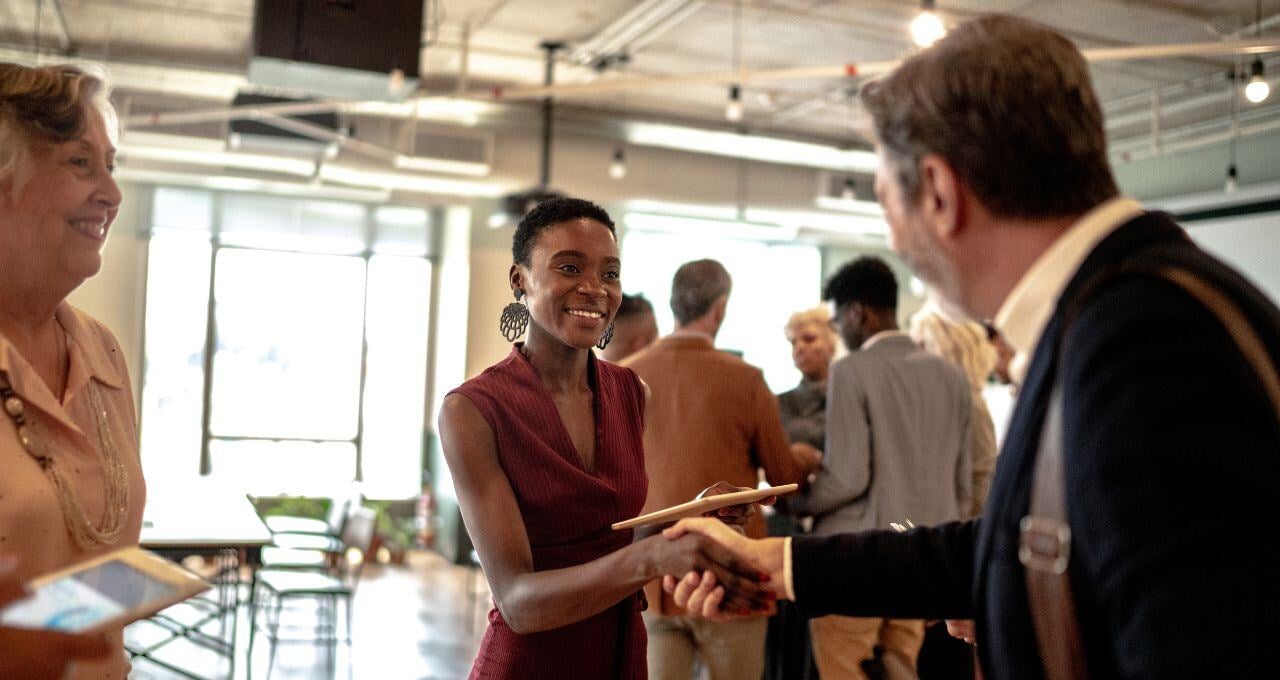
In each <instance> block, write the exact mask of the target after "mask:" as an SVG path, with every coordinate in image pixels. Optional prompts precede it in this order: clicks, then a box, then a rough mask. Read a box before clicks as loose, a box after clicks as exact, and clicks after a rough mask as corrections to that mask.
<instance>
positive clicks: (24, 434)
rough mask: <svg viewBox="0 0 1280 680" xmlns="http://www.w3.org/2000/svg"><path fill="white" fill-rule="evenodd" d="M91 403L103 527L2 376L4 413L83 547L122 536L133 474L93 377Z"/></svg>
mask: <svg viewBox="0 0 1280 680" xmlns="http://www.w3.org/2000/svg"><path fill="white" fill-rule="evenodd" d="M87 391H88V395H89V405H90V407H91V408H92V409H93V421H94V425H95V426H96V429H97V431H98V453H99V454H100V455H101V456H102V463H103V483H102V484H103V491H104V496H105V499H106V509H105V510H104V512H103V515H102V526H101V527H95V526H93V523H92V522H90V521H89V518H88V517H87V516H85V513H84V508H83V507H82V506H81V505H80V502H79V501H78V500H76V497H75V493H74V491H72V489H71V485H70V484H68V483H67V479H66V477H63V476H62V471H61V469H59V466H58V464H57V460H56V459H55V458H54V457H53V455H52V454H51V453H50V451H49V448H48V446H47V445H46V441H44V440H47V439H48V438H47V437H41V436H40V435H39V434H38V433H37V430H38V429H39V428H38V427H37V423H36V422H35V421H34V420H33V419H32V418H31V415H30V414H29V413H28V412H27V405H26V403H25V402H24V401H23V400H22V398H21V397H19V396H18V394H17V393H16V392H14V391H13V387H12V386H10V385H9V381H8V380H7V379H6V378H5V377H4V376H0V401H3V403H4V412H5V413H6V414H8V416H9V418H10V419H11V420H13V424H14V428H15V430H16V432H17V435H18V442H19V443H21V444H22V448H23V449H24V450H26V452H27V455H29V456H31V458H32V459H33V460H35V462H36V464H37V465H39V466H40V469H41V470H42V471H44V473H45V476H46V477H48V478H49V482H50V483H51V484H52V485H53V488H54V491H56V492H57V496H58V503H59V505H61V506H62V517H63V520H64V521H65V522H66V527H67V533H68V534H70V535H71V538H72V539H73V540H75V542H76V545H77V546H79V547H80V549H82V550H88V549H91V548H94V547H97V546H100V545H110V544H113V543H115V542H116V541H117V540H119V538H120V534H121V532H122V531H123V529H124V517H125V510H126V508H128V507H129V475H128V472H126V471H125V467H124V463H123V462H122V461H121V460H120V452H119V450H118V449H117V448H116V443H115V439H114V438H113V437H112V436H111V428H110V427H109V425H108V414H107V409H106V406H105V405H104V404H103V401H102V393H101V390H100V389H99V388H98V383H97V381H96V380H92V379H91V380H89V386H88V390H87Z"/></svg>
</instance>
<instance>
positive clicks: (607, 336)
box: [596, 321, 613, 349]
mask: <svg viewBox="0 0 1280 680" xmlns="http://www.w3.org/2000/svg"><path fill="white" fill-rule="evenodd" d="M612 339H613V322H612V321H610V322H609V327H608V328H606V329H604V335H602V336H600V339H599V340H597V341H596V347H599V348H600V349H604V348H605V347H606V346H608V344H609V341H610V340H612Z"/></svg>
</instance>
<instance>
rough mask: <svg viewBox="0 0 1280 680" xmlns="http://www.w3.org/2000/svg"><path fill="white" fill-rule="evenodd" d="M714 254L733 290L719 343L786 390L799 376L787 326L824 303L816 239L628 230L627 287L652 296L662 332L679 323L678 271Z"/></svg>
mask: <svg viewBox="0 0 1280 680" xmlns="http://www.w3.org/2000/svg"><path fill="white" fill-rule="evenodd" d="M705 257H709V258H713V259H715V260H718V261H720V263H721V264H723V265H724V266H725V268H726V269H728V270H729V274H730V275H731V276H732V277H733V292H732V294H730V296H729V307H728V310H727V311H726V314H725V322H724V326H723V327H722V328H721V329H720V334H719V335H718V336H717V337H716V346H717V347H720V348H723V349H727V350H731V351H736V352H741V353H742V358H743V359H744V360H746V361H747V362H748V363H750V364H753V365H755V366H759V367H760V368H761V369H763V370H764V377H765V380H766V381H767V382H768V383H769V389H771V390H772V391H774V392H782V391H785V390H789V389H791V388H792V387H795V386H796V384H797V383H798V382H800V372H799V371H797V370H796V369H795V365H794V364H793V363H792V361H791V345H790V344H788V343H787V341H786V338H785V337H784V336H783V326H784V325H786V322H787V319H788V318H789V317H790V316H791V314H792V313H793V312H795V311H798V310H801V309H807V308H810V307H813V306H815V305H817V304H818V303H819V301H820V297H821V285H822V284H821V277H822V261H821V254H820V253H819V251H818V248H817V247H815V246H810V245H793V244H780V243H768V242H763V241H755V240H750V239H746V238H742V239H737V238H726V237H724V236H722V235H714V236H713V235H706V236H700V235H698V234H696V233H682V234H676V233H670V232H660V231H643V230H637V229H629V230H628V231H627V232H626V234H625V235H624V236H623V240H622V267H623V269H622V286H623V289H624V290H626V291H627V292H628V293H644V295H645V297H647V298H649V300H650V301H651V302H652V303H653V309H654V313H655V314H656V316H657V318H658V327H659V328H660V329H661V331H662V332H663V333H668V332H670V331H671V330H672V329H673V328H674V327H675V320H674V319H673V318H672V315H671V307H670V304H669V303H668V301H669V300H670V299H671V277H672V276H674V275H675V271H676V269H677V268H678V267H679V266H680V265H681V264H684V263H685V262H688V261H690V260H697V259H700V258H705Z"/></svg>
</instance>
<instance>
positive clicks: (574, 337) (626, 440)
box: [440, 199, 769, 680]
mask: <svg viewBox="0 0 1280 680" xmlns="http://www.w3.org/2000/svg"><path fill="white" fill-rule="evenodd" d="M512 255H513V259H514V263H513V264H512V265H511V272H510V276H509V283H510V285H511V289H512V292H513V293H514V295H515V298H516V300H517V301H518V302H519V301H521V300H522V299H523V302H524V304H523V306H520V305H515V306H510V307H509V308H508V310H507V311H504V313H503V324H502V325H503V328H504V331H511V332H510V333H508V337H509V339H510V338H514V337H518V335H519V332H518V331H519V330H520V326H521V324H522V323H527V324H528V337H527V339H526V341H525V342H524V343H523V344H520V343H517V344H516V345H515V346H514V347H513V348H512V350H511V354H510V355H509V356H508V357H507V358H506V359H504V360H502V361H501V362H499V363H497V364H495V365H493V366H491V367H489V368H488V369H486V370H485V371H484V372H483V373H482V374H480V375H479V376H477V377H475V378H473V379H471V380H469V381H467V382H466V383H464V384H463V385H461V386H460V387H458V388H457V389H455V390H454V391H453V392H451V393H450V394H449V395H448V396H447V397H446V398H445V400H444V404H443V407H442V410H441V414H440V437H441V443H442V446H443V448H444V454H445V459H446V461H447V462H448V464H449V469H450V471H451V472H452V473H453V481H454V486H455V488H456V489H457V492H458V501H459V504H460V505H461V508H462V516H463V519H464V520H465V522H466V525H467V528H468V530H469V531H470V534H471V537H472V539H473V540H474V542H475V545H476V551H477V552H478V553H479V555H480V562H481V564H482V565H483V566H484V572H485V576H486V577H487V578H488V581H489V586H490V588H491V590H492V591H493V597H494V603H495V605H496V606H495V608H494V609H493V610H491V611H490V612H489V627H488V629H487V630H486V631H485V635H484V639H483V641H482V642H481V644H480V651H479V653H478V655H477V657H476V661H475V665H474V666H473V667H472V670H471V678H513V679H514V678H519V679H521V680H539V679H541V678H547V679H548V680H550V679H552V678H555V679H556V680H560V679H563V678H570V679H572V680H595V679H601V680H603V679H605V678H619V679H622V680H645V678H646V676H647V672H646V668H645V645H646V641H647V639H646V636H645V629H644V624H643V623H642V622H641V619H640V611H641V610H642V609H643V608H644V598H643V595H642V593H641V587H642V586H643V585H644V584H645V583H647V582H648V581H650V580H652V579H654V578H656V577H658V576H661V575H663V574H675V575H683V574H686V573H687V572H689V571H700V572H701V571H711V572H712V573H714V574H715V575H716V577H717V578H718V580H719V581H720V582H721V583H722V584H723V586H724V587H725V595H724V597H725V602H726V603H727V606H728V607H730V608H737V609H739V610H744V609H751V608H758V607H762V606H763V604H764V601H765V599H766V598H768V597H769V593H767V592H766V590H765V589H762V588H761V587H760V586H759V584H758V582H757V580H758V578H759V575H758V574H757V572H756V571H755V569H753V568H751V567H749V566H747V565H745V564H740V563H738V562H736V561H735V560H734V559H733V558H732V556H730V555H729V554H728V553H726V552H723V551H721V550H720V549H719V547H718V546H716V545H715V544H714V543H711V542H710V541H705V540H699V539H701V536H700V535H698V534H689V535H688V536H686V537H685V538H689V539H694V540H690V541H688V542H685V541H684V539H680V540H677V541H669V540H667V539H665V538H663V537H662V536H652V537H649V538H645V539H642V540H639V541H635V542H632V539H633V536H632V532H631V531H630V530H627V531H613V530H611V529H610V525H611V524H612V523H614V522H617V521H620V520H623V519H627V518H630V517H633V516H635V515H636V514H638V513H639V511H640V508H641V506H642V505H643V504H644V500H645V494H646V491H647V487H648V481H647V478H646V476H645V472H644V452H643V448H642V433H643V428H644V407H645V401H646V398H647V397H646V392H647V388H646V387H645V386H644V384H643V383H641V382H640V380H639V378H637V377H636V375H635V373H633V372H632V371H631V370H630V369H627V368H622V367H619V366H615V365H613V364H610V363H608V362H604V361H599V360H597V359H596V358H595V355H594V354H593V353H592V351H591V347H592V346H593V345H597V344H598V343H600V344H603V343H607V342H608V339H607V336H608V332H607V331H608V329H609V328H610V324H611V322H612V320H613V317H614V314H615V313H616V312H617V311H618V305H619V304H620V302H621V299H622V286H621V283H620V271H621V261H620V260H619V258H618V243H617V238H616V235H615V232H614V225H613V221H612V220H610V219H609V215H608V214H607V213H605V211H604V210H602V209H600V208H599V207H598V206H596V205H595V204H593V203H590V202H588V201H582V200H578V199H554V200H551V201H547V202H544V203H542V204H541V205H539V206H538V207H537V208H535V209H534V210H533V211H532V212H531V213H529V215H528V216H526V217H525V218H524V220H522V221H521V222H520V226H519V227H518V228H517V229H516V234H515V237H514V240H513V244H512ZM525 310H527V312H526V311H525ZM602 338H603V339H602Z"/></svg>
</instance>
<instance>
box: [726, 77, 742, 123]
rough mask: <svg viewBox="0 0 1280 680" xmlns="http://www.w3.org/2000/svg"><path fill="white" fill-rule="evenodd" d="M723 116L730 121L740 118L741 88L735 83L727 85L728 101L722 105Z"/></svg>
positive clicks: (733, 121) (734, 121) (737, 120)
mask: <svg viewBox="0 0 1280 680" xmlns="http://www.w3.org/2000/svg"><path fill="white" fill-rule="evenodd" d="M724 117H725V120H727V121H729V122H730V123H737V122H739V121H741V120H742V88H741V87H739V86H737V85H730V86H729V103H728V104H726V105H725V107H724Z"/></svg>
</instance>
